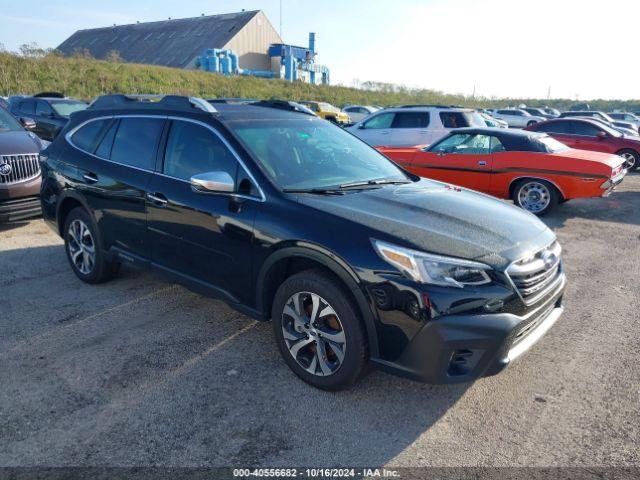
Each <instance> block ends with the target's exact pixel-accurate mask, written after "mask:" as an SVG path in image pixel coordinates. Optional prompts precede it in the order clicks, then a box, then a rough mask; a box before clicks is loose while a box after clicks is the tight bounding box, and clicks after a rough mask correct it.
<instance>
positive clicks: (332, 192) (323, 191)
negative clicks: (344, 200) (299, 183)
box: [282, 188, 344, 195]
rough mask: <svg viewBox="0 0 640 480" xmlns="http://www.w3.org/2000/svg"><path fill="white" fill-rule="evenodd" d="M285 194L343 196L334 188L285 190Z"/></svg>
mask: <svg viewBox="0 0 640 480" xmlns="http://www.w3.org/2000/svg"><path fill="white" fill-rule="evenodd" d="M282 191H283V192H285V193H315V194H317V195H344V192H342V191H340V190H338V189H336V188H285V189H283V190H282Z"/></svg>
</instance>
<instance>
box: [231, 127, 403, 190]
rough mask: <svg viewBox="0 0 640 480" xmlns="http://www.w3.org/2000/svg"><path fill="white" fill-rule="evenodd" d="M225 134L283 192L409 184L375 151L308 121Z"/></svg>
mask: <svg viewBox="0 0 640 480" xmlns="http://www.w3.org/2000/svg"><path fill="white" fill-rule="evenodd" d="M228 125H229V128H230V129H231V130H232V131H233V132H234V133H235V134H236V136H237V137H238V138H239V140H240V142H241V143H242V144H243V145H244V146H245V148H246V149H247V150H248V151H249V152H250V153H251V155H252V156H253V157H254V158H255V159H256V161H257V162H258V163H259V164H260V166H261V167H262V169H263V171H264V172H265V173H266V174H267V175H268V176H269V177H270V178H271V180H272V181H273V182H274V183H275V184H276V185H277V186H278V187H279V188H281V189H283V190H291V189H324V188H329V187H337V186H339V185H344V184H348V183H355V182H368V181H371V180H388V181H390V182H406V181H409V180H410V178H409V177H408V176H407V175H406V174H405V173H404V172H403V171H402V170H400V168H398V167H397V166H396V165H395V164H394V163H392V162H391V161H390V160H388V159H387V158H386V157H385V156H383V155H382V154H381V153H379V152H378V151H377V150H375V149H373V148H372V147H370V146H368V145H367V144H365V143H363V142H362V141H361V140H359V139H357V138H356V137H354V136H353V135H351V134H350V133H348V132H345V131H344V130H343V129H341V128H340V127H337V126H335V125H332V124H330V123H327V122H323V121H318V120H316V119H313V118H304V119H302V118H301V119H291V120H284V121H282V120H280V121H278V122H277V123H276V122H274V121H273V120H255V121H250V122H245V121H243V122H229V123H228Z"/></svg>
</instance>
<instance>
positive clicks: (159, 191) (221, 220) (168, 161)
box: [147, 119, 262, 303]
mask: <svg viewBox="0 0 640 480" xmlns="http://www.w3.org/2000/svg"><path fill="white" fill-rule="evenodd" d="M165 145H166V146H165V147H164V154H163V155H161V156H162V161H161V162H160V165H159V166H158V172H157V173H155V174H154V175H153V178H152V180H151V184H150V185H149V192H150V195H149V197H148V199H149V201H148V204H147V206H148V222H149V223H148V225H149V239H150V242H151V251H152V258H153V263H154V265H155V266H157V267H159V268H161V269H162V270H165V271H168V272H170V273H173V274H178V275H180V276H182V277H186V278H188V279H189V280H192V281H196V282H198V283H204V284H206V285H207V286H209V287H215V288H218V289H220V290H222V291H224V292H226V293H228V294H230V295H231V297H233V300H234V301H236V302H237V301H242V302H249V303H251V302H253V301H254V299H253V298H250V297H251V293H250V292H251V289H250V284H249V283H248V282H250V279H251V254H250V252H251V246H252V240H253V221H254V218H255V214H256V211H257V209H258V208H259V206H260V205H262V203H261V196H260V194H259V192H258V191H256V190H255V187H256V186H255V185H253V181H252V180H251V179H250V178H249V176H248V174H247V173H246V171H245V170H244V168H243V167H242V166H241V164H240V162H239V160H238V158H239V157H238V156H237V154H236V153H235V151H234V150H233V149H232V148H231V147H230V146H229V144H228V143H227V142H226V141H225V140H224V138H223V137H222V136H221V135H220V134H219V133H218V132H217V130H215V129H214V128H213V127H211V126H208V125H205V124H202V123H199V122H194V121H188V120H186V119H182V120H180V119H174V120H172V121H171V124H170V126H169V130H168V134H167V139H166V143H165ZM208 172H226V173H228V174H229V175H230V176H231V177H232V178H233V179H235V182H236V192H238V193H234V194H231V193H210V192H202V191H197V190H195V189H193V188H192V187H191V182H190V179H191V177H192V176H193V175H197V174H201V173H208Z"/></svg>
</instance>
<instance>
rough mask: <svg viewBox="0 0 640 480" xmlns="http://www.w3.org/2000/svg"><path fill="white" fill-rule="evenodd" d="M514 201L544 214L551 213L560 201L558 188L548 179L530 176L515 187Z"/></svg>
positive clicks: (524, 207) (532, 211) (537, 213)
mask: <svg viewBox="0 0 640 480" xmlns="http://www.w3.org/2000/svg"><path fill="white" fill-rule="evenodd" d="M512 197H513V201H514V203H515V204H516V205H517V206H519V207H520V208H522V209H524V210H526V211H528V212H531V213H533V214H534V215H538V216H542V215H546V214H547V213H549V212H550V211H551V210H553V208H554V207H555V206H556V205H557V204H558V203H559V201H560V198H561V195H560V192H558V189H557V188H556V187H555V186H554V185H553V184H551V183H550V182H547V181H546V180H538V179H536V178H529V179H524V180H520V181H519V182H518V183H517V184H516V186H515V187H514V189H513V196H512Z"/></svg>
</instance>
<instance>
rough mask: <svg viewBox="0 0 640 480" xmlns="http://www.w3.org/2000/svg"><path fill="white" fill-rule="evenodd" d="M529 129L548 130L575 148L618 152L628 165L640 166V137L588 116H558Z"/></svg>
mask: <svg viewBox="0 0 640 480" xmlns="http://www.w3.org/2000/svg"><path fill="white" fill-rule="evenodd" d="M525 130H531V131H533V132H544V133H546V134H547V135H549V136H551V137H553V138H555V139H556V140H558V141H559V142H562V143H564V144H565V145H567V146H568V147H571V148H579V149H580V150H593V151H594V152H603V153H615V154H616V155H620V156H622V157H624V158H625V159H626V160H627V166H626V167H627V169H629V170H635V169H636V168H638V167H640V137H638V136H635V135H634V136H631V135H629V136H627V135H624V134H622V133H620V132H619V131H617V130H615V129H614V128H611V127H609V126H607V125H604V124H602V123H601V122H597V121H595V120H589V119H586V118H557V119H555V120H549V121H547V122H540V123H536V124H535V125H531V126H530V127H527V128H526V129H525Z"/></svg>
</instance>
